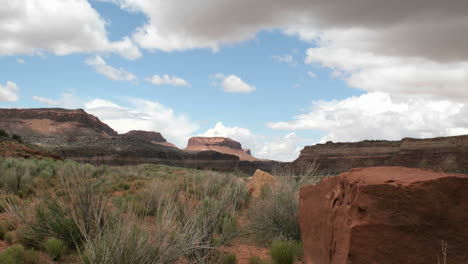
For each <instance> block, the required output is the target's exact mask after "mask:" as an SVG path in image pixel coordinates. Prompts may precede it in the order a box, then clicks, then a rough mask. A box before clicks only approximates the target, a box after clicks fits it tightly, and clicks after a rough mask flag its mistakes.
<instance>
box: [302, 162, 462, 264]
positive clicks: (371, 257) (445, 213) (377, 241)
mask: <svg viewBox="0 0 468 264" xmlns="http://www.w3.org/2000/svg"><path fill="white" fill-rule="evenodd" d="M466 190H468V175H466V174H445V173H439V172H435V171H428V170H421V169H410V168H403V167H372V168H356V169H352V170H350V171H347V172H345V173H342V174H340V175H338V176H335V177H331V178H328V179H326V180H323V181H322V182H320V183H318V184H317V185H314V186H306V187H303V188H302V189H301V190H300V209H299V212H298V220H299V223H300V227H301V233H302V240H303V243H304V255H305V259H306V263H307V264H343V263H349V264H353V263H356V264H367V263H369V264H370V263H379V264H393V263H408V264H409V263H411V264H427V263H438V259H437V257H438V256H442V252H441V243H442V241H446V242H447V243H448V250H447V263H455V264H462V263H466V262H465V261H466V260H467V257H468V251H467V250H468V239H467V238H468V228H466V223H468V206H467V204H466V201H467V200H468V192H467V191H466ZM441 259H442V258H441Z"/></svg>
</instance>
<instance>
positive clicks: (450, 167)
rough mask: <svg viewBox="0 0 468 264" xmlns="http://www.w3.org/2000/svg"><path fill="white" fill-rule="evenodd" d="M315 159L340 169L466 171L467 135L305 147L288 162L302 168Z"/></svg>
mask: <svg viewBox="0 0 468 264" xmlns="http://www.w3.org/2000/svg"><path fill="white" fill-rule="evenodd" d="M313 162H316V164H317V165H318V166H319V170H326V171H332V172H343V171H346V170H349V169H351V168H356V167H373V166H405V167H411V168H425V169H434V170H442V171H450V172H464V171H468V135H465V136H455V137H439V138H430V139H413V138H405V139H403V140H401V141H385V140H366V141H361V142H356V143H333V142H327V143H325V144H317V145H315V146H308V147H305V148H304V149H303V150H302V151H301V155H300V156H299V158H298V159H296V160H295V161H294V162H292V163H291V165H290V166H291V167H292V168H293V169H295V170H301V169H303V168H305V167H307V165H308V164H310V163H313Z"/></svg>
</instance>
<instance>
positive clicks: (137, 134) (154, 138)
mask: <svg viewBox="0 0 468 264" xmlns="http://www.w3.org/2000/svg"><path fill="white" fill-rule="evenodd" d="M123 135H124V136H128V137H133V138H139V139H142V140H146V141H149V142H151V143H155V144H159V145H163V146H166V147H171V148H177V147H176V146H175V145H174V144H172V143H169V142H167V140H166V139H165V138H164V137H163V136H162V135H161V133H159V132H154V131H142V130H132V131H129V132H127V133H125V134H123Z"/></svg>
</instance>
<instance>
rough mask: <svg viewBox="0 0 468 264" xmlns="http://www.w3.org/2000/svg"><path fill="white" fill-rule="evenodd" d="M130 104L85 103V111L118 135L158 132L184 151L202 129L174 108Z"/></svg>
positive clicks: (150, 103) (139, 101) (149, 103)
mask: <svg viewBox="0 0 468 264" xmlns="http://www.w3.org/2000/svg"><path fill="white" fill-rule="evenodd" d="M129 102H130V106H129V107H123V106H120V105H118V104H116V103H114V102H111V101H107V100H102V99H95V100H92V101H90V102H87V103H85V110H86V111H87V112H89V113H91V114H93V115H95V116H97V117H98V118H99V119H101V120H102V121H103V122H104V123H106V124H108V125H109V126H111V127H112V128H113V129H115V130H116V131H118V132H119V133H125V132H128V131H130V130H148V131H157V132H161V134H162V135H163V136H164V137H165V138H166V139H167V140H168V141H169V142H171V143H174V144H176V145H177V146H179V147H181V148H183V147H185V145H186V144H187V140H188V139H189V138H190V137H191V135H192V134H193V133H194V132H195V131H196V130H198V128H199V126H198V124H196V123H194V122H192V121H191V120H190V119H189V118H188V117H187V116H186V115H183V114H177V113H175V111H174V110H173V109H172V108H170V107H167V106H165V105H162V104H160V103H158V102H154V101H149V100H143V99H131V100H129Z"/></svg>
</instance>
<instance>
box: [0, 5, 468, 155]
mask: <svg viewBox="0 0 468 264" xmlns="http://www.w3.org/2000/svg"><path fill="white" fill-rule="evenodd" d="M179 2H180V1H179V0H176V1H173V2H170V3H161V2H158V1H150V0H138V1H137V0H107V1H96V0H95V1H86V0H70V1H58V0H50V1H46V0H20V1H17V2H15V3H13V2H8V4H7V5H6V6H4V7H0V13H2V11H6V12H8V13H10V14H16V15H12V16H10V17H8V16H6V17H4V18H0V23H1V24H3V25H5V26H3V27H2V26H0V35H1V37H0V50H3V51H0V107H4V108H10V107H22V108H23V107H24V108H29V107H65V108H84V109H85V110H86V111H88V112H90V113H92V114H94V115H96V116H98V117H99V118H100V119H101V120H103V121H104V122H106V123H108V124H109V125H111V126H112V127H113V128H114V129H116V130H118V131H119V132H126V131H128V130H132V129H143V130H155V131H160V132H162V133H163V135H164V136H165V137H166V138H167V139H168V140H169V141H171V142H174V143H175V144H177V145H178V146H179V147H181V148H183V147H185V144H186V141H187V139H188V137H190V136H194V135H204V136H229V137H231V138H233V139H236V140H238V141H240V142H241V143H242V144H243V145H244V147H248V148H252V151H253V154H254V155H256V156H258V157H261V158H272V159H279V160H292V159H294V158H296V157H297V155H298V153H299V150H300V149H301V148H302V147H303V146H305V145H311V144H315V143H318V142H324V141H327V140H333V141H357V140H363V139H392V140H394V139H400V138H402V137H433V136H448V135H458V134H466V133H467V132H468V128H467V124H468V120H467V119H466V117H465V116H466V115H465V114H466V113H468V107H467V98H468V92H467V91H468V87H467V85H468V84H467V83H466V79H468V75H467V72H468V62H467V58H465V57H464V56H466V50H464V49H466V46H465V47H463V45H457V46H454V47H451V46H450V45H453V43H450V42H449V41H447V42H443V43H433V44H429V43H427V42H425V41H424V40H425V38H426V37H427V36H425V35H424V32H426V31H425V30H424V29H426V27H427V28H432V29H433V34H435V35H436V34H438V33H440V34H442V33H443V34H445V35H447V34H449V33H453V35H454V36H455V35H456V34H458V33H460V32H456V31H454V32H452V31H449V32H448V33H447V30H446V28H444V27H443V26H444V25H442V26H440V32H439V31H438V28H435V30H434V27H433V25H431V24H430V23H427V25H426V27H425V25H424V23H422V25H421V23H415V21H411V19H409V18H411V17H412V16H409V15H408V14H406V13H402V12H403V11H401V10H400V9H399V8H397V7H395V8H390V9H387V10H380V9H378V8H377V7H373V8H376V10H375V11H376V12H377V13H378V12H383V14H384V15H382V16H381V18H379V17H378V16H377V17H366V15H367V14H363V15H360V14H358V13H356V14H354V13H353V12H351V11H350V13H351V14H352V16H351V15H350V14H347V13H345V14H340V12H343V9H342V8H336V7H335V6H333V5H329V4H326V3H324V2H321V1H301V0H297V1H293V2H292V3H290V4H287V3H276V2H274V3H273V2H271V1H268V0H261V1H259V2H258V3H257V4H258V5H259V6H260V7H257V6H250V5H251V3H250V2H249V1H244V0H242V1H239V2H238V3H237V4H234V3H233V2H230V1H228V0H220V1H217V2H214V1H212V0H200V1H198V2H197V4H196V5H195V4H194V5H193V6H190V5H192V3H190V4H187V3H186V4H187V5H189V6H187V7H186V8H181V3H179ZM362 2H363V3H361V4H362V5H368V6H367V7H370V6H373V5H372V4H371V2H369V3H366V2H367V1H362ZM276 5H278V6H276ZM314 5H316V6H314ZM424 5H425V6H424ZM31 6H35V7H36V9H31ZM262 6H263V9H261V7H262ZM317 6H319V7H320V8H321V9H323V10H325V11H326V12H324V13H320V14H319V13H317V12H315V11H314V10H315V7H317ZM38 7H40V8H41V9H40V10H42V12H37V11H36V10H39V9H37V8H38ZM256 8H258V10H257V9H256ZM350 8H351V7H350ZM352 8H356V10H360V9H358V8H359V6H357V7H352ZM412 8H413V10H409V11H411V12H413V14H419V15H429V14H432V13H433V12H432V13H431V12H428V13H427V14H426V13H424V12H427V10H428V9H429V10H432V11H434V12H440V15H445V16H450V17H454V16H460V18H463V21H466V16H465V14H463V13H461V14H458V13H457V14H452V13H449V11H450V10H451V9H450V10H441V9H438V5H437V2H436V1H434V2H432V1H429V2H427V1H426V2H421V8H417V7H412ZM247 9H248V10H250V12H246V11H244V10H247ZM265 9H266V11H265ZM268 9H271V10H268ZM15 12H16V13H15ZM356 12H358V11H356ZM388 12H390V13H391V12H394V14H393V16H395V17H398V16H406V18H407V19H405V20H394V21H392V20H391V19H390V20H389V19H386V17H385V14H387V13H388ZM405 12H406V11H405ZM283 13H284V14H283ZM282 14H283V15H282ZM291 14H292V15H291ZM347 16H349V18H348V17H347ZM393 16H392V17H393ZM423 17H424V16H423ZM2 19H3V20H4V21H2ZM346 19H348V20H346ZM380 19H381V20H380ZM309 20H310V21H309ZM361 20H362V21H361ZM363 21H366V24H365V25H366V26H363V25H364V23H363ZM463 21H461V22H460V23H462V22H463ZM2 22H3V23H2ZM416 22H417V21H416ZM383 23H384V24H385V23H386V24H385V27H383V26H382V24H383ZM457 23H458V22H457ZM10 25H15V26H10ZM449 26H451V28H456V27H453V25H447V27H449ZM15 27H16V28H15ZM401 28H404V30H401ZM400 31H401V32H400ZM408 32H410V33H411V32H414V34H412V35H411V36H413V35H414V37H412V38H408V37H407V36H408ZM2 33H3V34H2ZM389 36H390V37H391V38H394V39H395V42H396V43H397V44H394V45H392V46H391V47H388V46H387V45H388V43H387V42H386V41H387V40H388V38H389ZM405 41H406V42H407V43H406V44H405V43H402V44H401V45H400V44H399V43H400V42H405ZM461 41H462V42H463V41H464V40H461ZM417 45H420V46H418V47H422V48H419V49H416V48H415V49H412V48H411V47H412V46H417ZM421 45H422V46H421ZM437 45H445V46H444V48H445V50H448V51H444V50H442V49H440V48H439V47H437ZM434 50H436V51H437V52H434ZM457 52H458V53H459V56H456V55H457ZM454 53H455V54H454ZM165 75H166V76H165ZM151 80H153V81H151Z"/></svg>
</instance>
